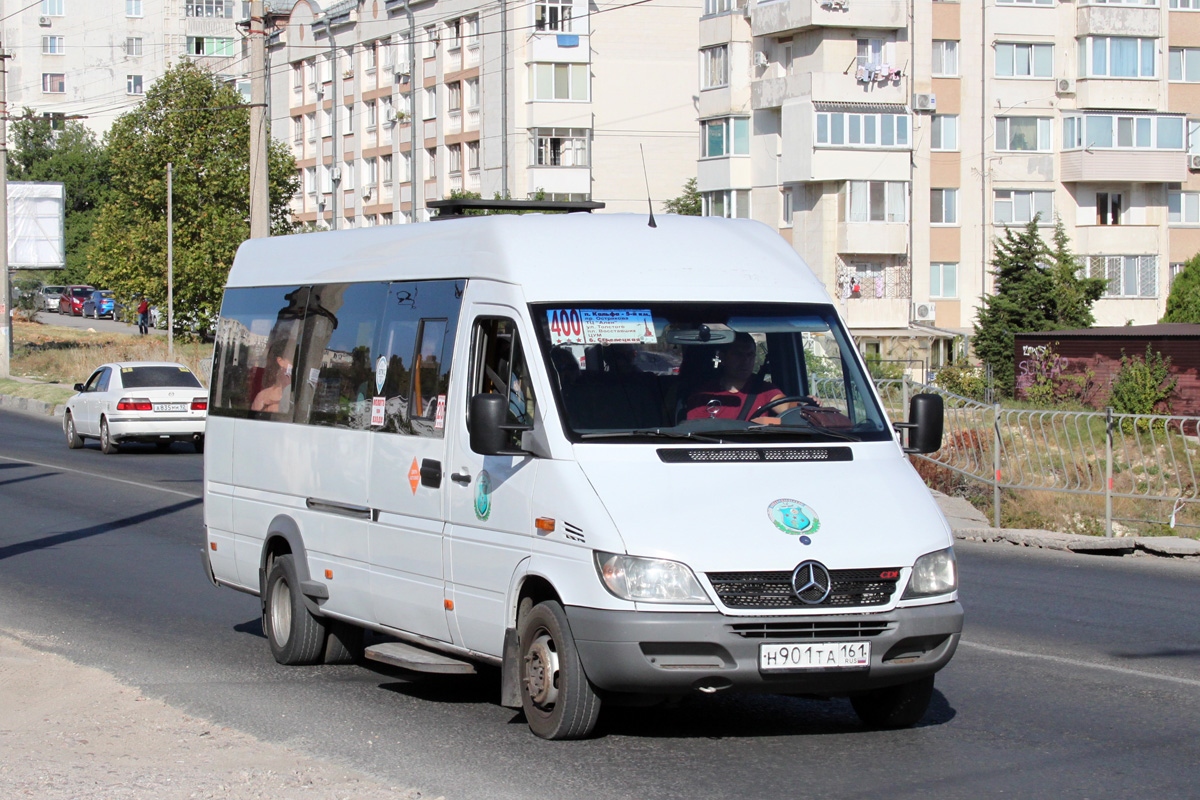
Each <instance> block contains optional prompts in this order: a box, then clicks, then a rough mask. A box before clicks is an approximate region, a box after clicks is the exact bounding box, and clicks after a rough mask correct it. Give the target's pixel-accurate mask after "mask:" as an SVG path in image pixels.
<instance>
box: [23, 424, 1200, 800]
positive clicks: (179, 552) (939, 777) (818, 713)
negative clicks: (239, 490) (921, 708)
mask: <svg viewBox="0 0 1200 800" xmlns="http://www.w3.org/2000/svg"><path fill="white" fill-rule="evenodd" d="M201 475H202V460H201V457H200V456H197V455H194V454H193V453H192V452H191V448H189V447H186V446H184V445H178V446H176V447H175V448H173V449H172V451H171V452H170V453H166V454H163V453H158V452H156V451H155V450H154V448H153V447H146V448H137V447H129V448H128V449H127V450H126V451H124V452H122V453H120V454H117V455H114V456H104V455H103V454H101V452H100V451H99V449H98V448H97V447H96V446H95V444H94V443H89V445H88V447H87V448H86V449H84V450H82V451H68V450H67V448H66V445H65V443H64V442H63V439H62V435H61V432H60V429H59V427H58V425H57V423H56V422H52V421H45V420H41V419H37V418H34V417H27V416H22V415H17V414H12V413H8V412H0V519H3V520H4V523H3V525H2V526H0V627H4V628H12V629H19V630H25V631H32V632H35V633H41V634H49V635H51V636H53V637H55V641H56V642H57V644H56V645H55V647H56V648H57V650H58V652H61V653H63V654H64V655H66V656H67V657H68V658H70V659H72V660H74V661H76V662H78V663H83V664H87V665H91V666H98V667H101V668H104V669H106V670H108V671H110V672H113V673H114V674H116V675H117V676H118V678H120V679H121V680H122V681H125V682H129V683H133V684H135V685H138V686H140V687H141V688H142V690H143V692H144V693H146V694H149V695H151V696H156V697H161V698H163V699H165V700H166V701H167V702H169V703H172V704H174V705H176V706H179V707H181V708H183V709H185V710H186V711H187V712H189V713H193V714H197V715H202V716H205V717H208V718H210V719H212V720H214V721H216V722H218V723H220V724H223V725H227V726H231V727H235V728H239V729H241V730H244V731H247V732H249V733H252V734H255V735H257V736H259V737H261V738H264V739H267V740H271V741H277V742H280V743H283V744H286V745H288V746H292V747H296V748H299V749H301V750H303V751H305V752H308V753H311V754H315V755H318V756H324V757H328V758H331V759H335V760H338V761H341V762H343V763H345V764H347V765H350V766H353V767H357V768H359V769H363V770H365V771H368V772H371V773H374V774H376V775H378V776H380V777H382V778H384V779H385V780H387V781H389V782H391V783H393V784H395V785H403V786H415V787H419V788H420V789H421V791H422V792H423V794H424V796H427V797H436V796H438V795H444V796H445V797H446V798H448V800H457V799H459V798H523V799H524V800H528V798H534V797H538V798H579V797H588V798H590V799H593V800H600V799H601V798H689V800H695V799H697V798H732V797H737V798H771V800H774V799H775V798H795V797H852V796H857V795H871V796H884V797H888V798H895V797H917V796H922V797H923V796H928V795H932V794H935V793H936V794H938V795H940V796H945V797H972V798H975V797H992V796H1001V795H1007V796H1017V797H1033V796H1058V797H1072V798H1074V797H1093V798H1108V797H1132V796H1137V797H1171V798H1174V797H1188V796H1193V797H1194V796H1198V795H1200V789H1198V788H1197V783H1196V776H1197V767H1198V765H1200V622H1198V620H1197V612H1198V610H1200V565H1197V564H1195V563H1176V562H1166V561H1161V560H1154V559H1150V558H1143V559H1136V560H1127V559H1106V558H1103V557H1095V556H1093V557H1089V556H1081V555H1073V554H1061V553H1052V552H1048V551H1030V550H1021V549H1017V548H1012V547H1010V546H1002V545H983V544H971V543H962V544H960V546H959V547H958V553H959V563H960V568H961V572H962V587H963V588H962V600H963V604H964V606H965V607H966V611H967V627H966V630H965V633H964V638H963V644H962V646H961V648H960V649H959V652H958V655H957V656H956V657H955V659H954V661H953V662H952V663H951V664H950V666H949V667H948V668H947V669H946V670H944V671H943V672H942V673H941V674H940V675H939V677H938V683H937V693H936V694H935V699H934V703H933V706H932V708H931V711H930V713H929V714H928V715H927V717H926V719H925V720H924V722H923V723H922V724H921V725H920V726H918V727H917V728H915V729H912V730H906V731H894V732H869V731H864V730H863V729H861V728H860V727H859V725H858V723H857V721H856V718H855V716H854V713H853V711H852V710H851V708H850V706H849V703H847V702H846V701H843V700H836V701H826V702H821V701H810V700H800V699H789V698H781V697H740V696H722V695H718V696H715V697H711V698H698V699H697V700H695V701H689V702H687V703H684V704H683V705H680V706H678V707H672V708H650V709H606V712H605V715H604V716H603V717H602V718H601V722H600V727H599V730H598V736H597V737H596V738H594V739H592V740H589V741H583V742H566V743H549V742H543V741H541V740H539V739H536V738H535V737H533V736H532V734H530V733H529V731H528V729H527V728H526V726H525V723H524V720H523V718H522V716H521V715H520V714H519V713H515V712H513V711H511V710H508V709H504V708H501V707H500V706H498V705H497V704H496V702H495V701H496V699H497V697H498V689H497V683H496V679H495V676H494V675H485V676H479V677H471V678H461V677H425V676H416V675H406V674H404V673H401V672H399V671H395V672H392V671H388V670H387V669H385V668H381V667H375V666H372V667H363V666H342V667H295V668H288V667H281V666H278V665H277V664H275V662H274V661H273V660H272V658H271V655H270V652H269V650H268V648H267V645H266V641H265V640H264V639H263V638H262V632H261V628H260V625H259V621H258V604H257V603H258V601H257V599H255V598H253V597H250V596H247V595H243V594H238V593H236V592H233V591H231V590H228V589H224V590H219V589H216V588H214V587H213V586H212V585H211V584H209V583H208V581H207V580H206V578H205V577H204V576H203V574H202V573H201V568H200V549H199V548H200V544H201V539H202V535H203V531H202V519H203V517H202V508H201V503H200V493H201Z"/></svg>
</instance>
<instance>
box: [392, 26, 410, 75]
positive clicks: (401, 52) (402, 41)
mask: <svg viewBox="0 0 1200 800" xmlns="http://www.w3.org/2000/svg"><path fill="white" fill-rule="evenodd" d="M395 57H396V63H397V64H399V65H400V66H401V67H403V69H402V70H401V71H402V72H407V71H408V67H409V62H410V61H412V49H411V47H410V42H409V40H408V34H407V33H400V34H397V35H396V55H395Z"/></svg>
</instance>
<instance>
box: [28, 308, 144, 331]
mask: <svg viewBox="0 0 1200 800" xmlns="http://www.w3.org/2000/svg"><path fill="white" fill-rule="evenodd" d="M35 319H37V321H38V322H41V323H43V324H46V325H62V326H64V327H67V328H83V329H85V330H86V329H87V328H95V329H96V330H97V331H101V332H105V333H137V325H136V324H134V325H129V324H127V323H124V322H120V321H119V320H111V319H108V318H106V317H102V318H100V319H92V318H91V317H76V316H72V315H71V314H58V313H55V312H53V311H39V312H37V316H36V317H35ZM163 325H164V327H162V328H151V329H150V333H152V334H157V335H159V336H165V335H166V333H167V329H166V327H165V325H166V323H165V322H164V323H163Z"/></svg>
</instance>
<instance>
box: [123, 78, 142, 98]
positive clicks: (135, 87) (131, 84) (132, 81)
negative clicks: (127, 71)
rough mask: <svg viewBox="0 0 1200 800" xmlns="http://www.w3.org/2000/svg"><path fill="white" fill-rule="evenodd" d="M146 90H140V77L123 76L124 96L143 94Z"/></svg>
mask: <svg viewBox="0 0 1200 800" xmlns="http://www.w3.org/2000/svg"><path fill="white" fill-rule="evenodd" d="M145 93H146V90H145V89H143V88H142V76H141V75H126V76H125V94H145Z"/></svg>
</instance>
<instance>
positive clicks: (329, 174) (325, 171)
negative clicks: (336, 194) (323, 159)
mask: <svg viewBox="0 0 1200 800" xmlns="http://www.w3.org/2000/svg"><path fill="white" fill-rule="evenodd" d="M332 191H333V167H332V166H330V165H329V164H322V165H321V193H322V194H329V193H331V192H332Z"/></svg>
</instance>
